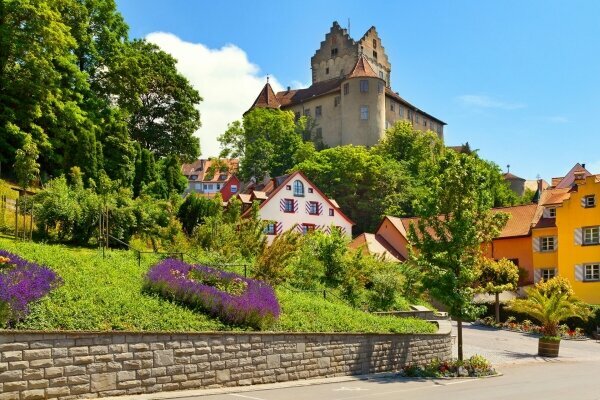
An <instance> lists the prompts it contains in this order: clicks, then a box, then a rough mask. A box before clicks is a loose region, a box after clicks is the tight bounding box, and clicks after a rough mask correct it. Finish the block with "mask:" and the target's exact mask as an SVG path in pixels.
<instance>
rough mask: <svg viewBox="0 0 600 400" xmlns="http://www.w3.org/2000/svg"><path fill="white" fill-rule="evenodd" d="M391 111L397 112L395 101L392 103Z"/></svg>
mask: <svg viewBox="0 0 600 400" xmlns="http://www.w3.org/2000/svg"><path fill="white" fill-rule="evenodd" d="M390 111H396V103H394V102H393V101H391V102H390Z"/></svg>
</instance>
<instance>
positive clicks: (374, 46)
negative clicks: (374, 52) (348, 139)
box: [373, 39, 377, 49]
mask: <svg viewBox="0 0 600 400" xmlns="http://www.w3.org/2000/svg"><path fill="white" fill-rule="evenodd" d="M373 48H374V49H376V48H377V39H373Z"/></svg>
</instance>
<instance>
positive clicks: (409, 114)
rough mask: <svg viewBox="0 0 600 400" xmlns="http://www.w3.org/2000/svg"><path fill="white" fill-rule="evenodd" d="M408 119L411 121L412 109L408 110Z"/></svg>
mask: <svg viewBox="0 0 600 400" xmlns="http://www.w3.org/2000/svg"><path fill="white" fill-rule="evenodd" d="M408 119H410V120H411V121H412V119H413V111H412V110H408Z"/></svg>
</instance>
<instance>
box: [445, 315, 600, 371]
mask: <svg viewBox="0 0 600 400" xmlns="http://www.w3.org/2000/svg"><path fill="white" fill-rule="evenodd" d="M452 334H453V335H456V323H455V322H452ZM537 345H538V338H537V337H536V336H532V335H528V334H524V333H519V332H510V331H505V330H499V329H495V328H490V327H487V326H480V325H473V324H470V323H466V324H463V352H464V356H465V358H467V357H470V356H472V355H473V354H479V355H482V356H484V357H486V358H487V359H488V360H490V362H491V363H492V364H493V365H495V366H501V365H504V366H507V365H513V364H523V363H531V362H565V361H600V343H598V342H597V341H596V340H592V339H590V340H583V341H579V340H562V341H561V342H560V353H559V357H558V358H544V357H539V356H538V355H537ZM457 354H458V346H457V343H456V340H455V341H454V356H455V357H456V356H457Z"/></svg>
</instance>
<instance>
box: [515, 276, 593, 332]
mask: <svg viewBox="0 0 600 400" xmlns="http://www.w3.org/2000/svg"><path fill="white" fill-rule="evenodd" d="M509 309H510V310H512V311H516V312H520V313H524V314H527V315H529V316H531V317H533V318H534V319H536V320H537V321H539V322H540V323H541V324H542V330H543V334H544V337H547V338H552V339H558V340H560V335H559V333H558V324H559V323H560V322H561V321H563V320H565V319H567V318H571V317H578V318H581V319H584V320H585V319H587V318H588V317H589V316H590V315H591V311H590V307H589V306H588V305H587V304H585V303H583V302H581V301H580V300H578V299H577V298H575V297H573V296H572V295H570V294H569V293H567V292H561V291H553V292H548V293H543V292H542V291H541V290H540V289H539V288H537V287H534V288H533V289H530V290H529V291H528V292H527V298H526V299H516V300H513V301H512V302H511V303H510V305H509Z"/></svg>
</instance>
